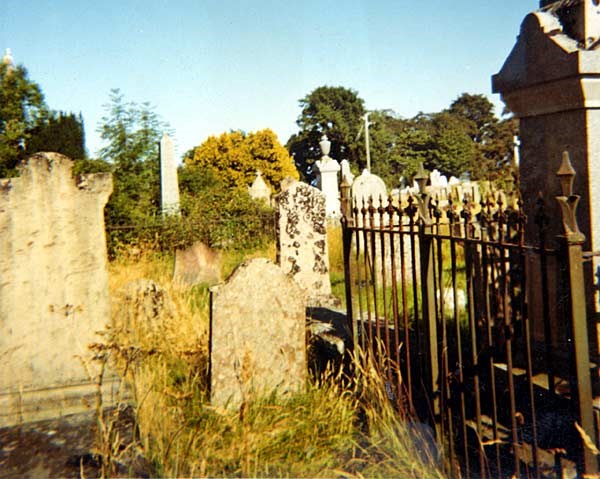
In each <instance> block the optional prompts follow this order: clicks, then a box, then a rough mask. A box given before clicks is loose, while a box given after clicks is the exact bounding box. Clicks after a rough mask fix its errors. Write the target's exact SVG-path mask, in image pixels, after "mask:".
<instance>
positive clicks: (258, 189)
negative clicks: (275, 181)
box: [248, 170, 271, 204]
mask: <svg viewBox="0 0 600 479" xmlns="http://www.w3.org/2000/svg"><path fill="white" fill-rule="evenodd" d="M248 194H249V195H250V197H251V198H254V199H255V200H259V201H264V202H265V203H267V204H270V203H271V188H269V185H267V184H266V183H265V180H264V179H263V177H262V172H260V171H258V170H257V171H256V178H255V179H254V181H253V182H252V185H251V186H249V187H248Z"/></svg>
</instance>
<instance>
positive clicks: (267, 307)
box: [0, 0, 600, 479]
mask: <svg viewBox="0 0 600 479" xmlns="http://www.w3.org/2000/svg"><path fill="white" fill-rule="evenodd" d="M536 3H538V2H536ZM537 6H538V7H539V8H537V10H535V11H532V12H531V13H528V14H527V15H526V16H525V18H524V19H523V20H522V23H521V26H520V30H519V35H518V36H517V38H516V40H515V43H514V45H513V46H512V49H511V50H510V51H507V52H506V57H505V60H504V63H503V64H501V65H497V67H496V68H497V69H496V71H497V73H495V74H493V75H491V72H490V76H491V88H492V91H493V92H494V93H497V94H499V95H500V97H501V99H502V101H503V103H504V104H505V106H506V110H505V112H504V113H503V115H502V118H498V117H496V116H495V113H494V105H493V104H492V103H491V102H490V101H489V100H488V99H487V98H486V97H485V95H482V94H469V93H463V94H461V95H460V96H458V97H457V98H456V99H455V100H454V101H453V102H452V103H451V104H450V106H449V107H447V108H445V109H443V110H441V111H439V112H432V113H423V112H419V113H418V114H417V115H415V116H414V117H412V118H403V117H401V116H400V115H397V114H395V113H394V112H393V111H391V110H390V109H386V108H383V109H379V110H367V109H366V108H365V106H364V100H363V99H362V98H360V97H359V96H358V92H356V91H355V90H352V89H349V88H345V87H330V86H326V85H324V86H319V87H316V88H314V89H313V90H312V91H311V92H310V93H309V94H307V95H306V96H305V97H303V98H302V99H300V100H299V102H298V104H299V106H300V110H301V112H300V115H299V116H298V119H297V121H296V124H297V126H298V130H297V132H295V133H293V134H292V135H291V136H290V138H289V139H288V141H287V143H286V144H285V145H283V144H282V143H280V141H279V139H278V135H277V134H276V133H275V132H274V131H273V130H271V129H270V128H263V129H259V130H256V131H245V130H242V129H238V130H230V131H229V132H224V133H220V134H215V135H210V136H208V137H207V138H206V139H205V140H204V141H203V142H202V143H200V144H198V145H196V146H194V147H193V148H191V149H189V150H188V151H187V152H185V153H183V154H181V155H180V156H179V157H178V155H177V151H176V144H177V138H176V134H175V133H174V132H173V130H172V129H171V128H170V126H169V125H168V123H167V122H165V121H164V120H162V118H161V117H160V116H159V115H158V114H156V113H155V112H154V110H153V109H152V107H151V106H150V105H149V104H148V103H145V102H144V103H138V102H136V101H128V100H126V99H125V96H124V95H123V94H122V93H121V92H120V90H118V89H113V90H111V93H110V96H109V102H108V103H106V104H105V105H104V106H103V108H104V116H103V118H102V119H101V120H100V121H99V126H98V127H97V131H98V133H99V136H100V138H101V139H102V140H103V141H104V146H103V147H102V148H101V149H100V150H99V152H98V154H97V156H96V157H92V156H90V155H88V154H87V152H86V151H85V139H84V138H85V135H84V124H83V117H82V115H81V114H80V115H79V116H77V115H75V114H69V113H66V112H62V111H60V112H59V111H54V110H50V109H49V107H48V106H47V105H46V104H45V103H44V97H43V95H42V92H41V87H40V86H39V85H38V84H36V83H35V82H33V81H32V80H30V79H29V77H28V72H27V70H26V69H25V67H24V66H23V65H22V64H17V63H16V62H15V60H14V58H13V56H12V53H11V51H10V49H8V50H7V52H6V54H5V56H4V57H3V58H2V61H1V62H0V100H1V101H2V104H0V358H2V365H3V366H4V367H3V368H2V373H0V478H10V477H31V478H34V477H78V478H84V477H101V478H108V477H243V478H249V477H298V478H299V477H307V478H308V477H324V478H325V477H341V478H364V477H389V478H393V477H402V478H404V477H406V478H415V479H417V478H440V479H443V478H444V479H445V478H456V479H459V478H460V479H462V478H467V479H487V478H490V479H491V478H497V479H503V478H527V479H530V478H532V479H533V478H535V479H541V478H544V479H545V478H557V479H558V478H560V479H562V478H578V479H579V478H581V479H583V478H594V477H598V475H599V471H600V461H599V456H600V450H599V444H600V439H599V438H600V375H599V370H600V369H599V368H600V366H599V364H600V339H599V338H600V336H599V332H600V329H599V328H598V318H599V317H600V316H599V314H600V307H599V304H600V303H599V297H600V294H599V293H598V291H600V286H599V278H600V263H599V260H598V258H599V257H600V249H599V247H598V244H599V242H600V238H599V234H600V233H599V232H598V223H599V217H598V216H599V215H598V212H596V211H595V209H594V207H595V204H597V203H598V201H596V200H597V199H598V198H597V195H598V194H599V192H600V190H599V189H598V185H599V184H600V183H599V182H598V181H597V179H596V177H595V173H596V170H597V166H596V165H595V163H596V161H597V160H596V158H597V157H598V158H599V160H598V161H600V156H599V155H600V148H599V145H600V143H598V141H597V140H596V134H595V129H594V127H595V126H596V125H597V124H598V122H599V120H600V117H598V115H599V111H600V110H599V105H600V103H599V100H600V97H599V95H600V89H598V78H599V77H600V6H599V5H598V2H597V1H596V0H542V1H540V2H539V5H537Z"/></svg>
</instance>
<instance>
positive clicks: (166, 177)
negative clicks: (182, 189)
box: [160, 133, 179, 215]
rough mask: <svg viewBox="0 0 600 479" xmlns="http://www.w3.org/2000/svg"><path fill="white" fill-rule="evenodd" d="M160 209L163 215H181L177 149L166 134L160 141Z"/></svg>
mask: <svg viewBox="0 0 600 479" xmlns="http://www.w3.org/2000/svg"><path fill="white" fill-rule="evenodd" d="M160 207H161V211H162V213H163V215H169V214H178V213H179V184H178V182H177V165H176V164H175V147H174V146H173V140H171V138H170V137H169V135H167V134H166V133H165V134H163V137H162V139H161V140H160Z"/></svg>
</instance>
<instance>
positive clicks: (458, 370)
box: [449, 204, 471, 477]
mask: <svg viewBox="0 0 600 479" xmlns="http://www.w3.org/2000/svg"><path fill="white" fill-rule="evenodd" d="M450 207H452V204H450ZM449 220H450V262H451V270H452V271H451V275H452V294H453V296H454V327H455V334H456V355H457V359H456V363H457V364H456V366H455V371H454V374H453V376H454V380H455V381H457V382H458V384H457V386H456V389H458V395H459V415H460V416H459V417H460V428H461V430H460V437H461V443H462V455H463V458H464V461H465V463H464V467H465V476H466V477H471V464H470V462H471V461H470V458H469V448H468V443H467V412H466V397H465V377H464V367H463V366H464V362H463V351H462V338H461V330H460V310H459V306H458V286H457V279H458V272H457V261H458V260H457V254H456V243H457V242H458V240H459V238H455V232H458V233H459V235H460V222H459V216H458V215H457V214H452V215H451V216H449ZM457 226H458V227H459V228H456V227H457Z"/></svg>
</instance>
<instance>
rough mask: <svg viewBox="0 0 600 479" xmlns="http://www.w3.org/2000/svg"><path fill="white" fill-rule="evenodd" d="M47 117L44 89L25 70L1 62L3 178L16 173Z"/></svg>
mask: <svg viewBox="0 0 600 479" xmlns="http://www.w3.org/2000/svg"><path fill="white" fill-rule="evenodd" d="M46 116H47V107H46V104H45V103H44V95H43V94H42V90H41V88H40V87H39V85H38V84H37V83H35V82H33V81H31V80H30V79H29V76H28V73H27V70H26V69H25V67H24V66H22V65H18V66H16V67H15V66H13V65H12V63H9V62H2V63H0V178H2V177H5V176H12V175H14V174H15V171H16V170H15V167H16V165H17V163H18V162H19V161H20V160H21V159H23V158H24V157H25V155H26V150H27V144H28V141H29V139H30V138H31V134H32V131H33V130H34V129H35V127H36V126H37V124H38V122H39V121H40V120H41V119H43V118H44V117H46Z"/></svg>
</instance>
